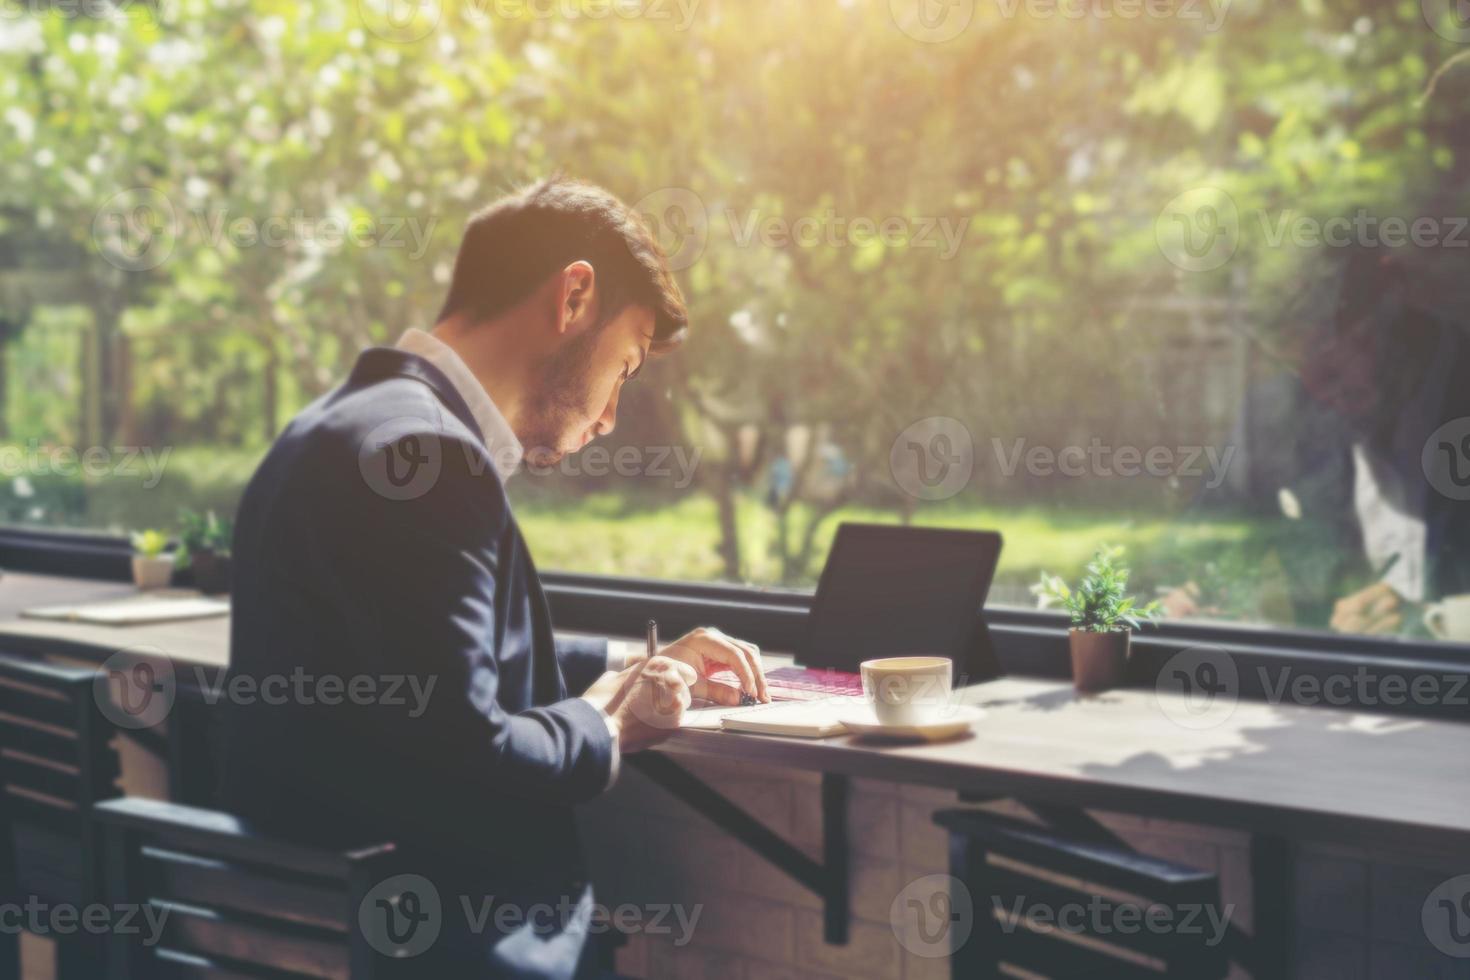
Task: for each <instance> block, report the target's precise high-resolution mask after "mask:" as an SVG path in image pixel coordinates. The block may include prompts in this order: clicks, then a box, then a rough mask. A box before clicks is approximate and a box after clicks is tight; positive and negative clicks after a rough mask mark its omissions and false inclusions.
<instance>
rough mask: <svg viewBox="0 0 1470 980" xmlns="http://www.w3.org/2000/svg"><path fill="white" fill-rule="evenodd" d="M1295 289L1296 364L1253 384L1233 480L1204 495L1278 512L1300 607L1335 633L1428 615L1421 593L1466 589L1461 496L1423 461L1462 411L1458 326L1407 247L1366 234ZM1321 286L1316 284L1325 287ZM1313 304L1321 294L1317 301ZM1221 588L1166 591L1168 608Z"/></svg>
mask: <svg viewBox="0 0 1470 980" xmlns="http://www.w3.org/2000/svg"><path fill="white" fill-rule="evenodd" d="M1332 258H1333V275H1331V276H1330V277H1328V278H1327V279H1326V283H1325V287H1326V288H1324V289H1322V290H1311V289H1304V290H1303V291H1302V293H1301V295H1300V297H1299V298H1298V301H1297V303H1296V305H1295V306H1294V307H1293V319H1292V321H1291V322H1292V323H1296V322H1305V323H1306V324H1308V325H1309V328H1308V329H1306V330H1304V333H1305V337H1304V338H1303V340H1302V341H1300V342H1298V343H1296V344H1295V345H1294V346H1293V347H1292V348H1291V356H1290V357H1289V363H1290V365H1291V367H1292V370H1291V371H1288V372H1283V373H1281V374H1279V375H1276V376H1274V377H1270V378H1267V379H1264V380H1263V381H1262V382H1260V383H1259V384H1257V385H1256V386H1254V387H1253V388H1252V390H1251V393H1250V397H1249V398H1248V399H1247V400H1246V403H1245V405H1244V406H1243V409H1242V414H1241V419H1240V421H1239V422H1238V423H1237V426H1236V432H1235V434H1234V436H1233V438H1232V442H1233V444H1234V445H1236V446H1240V447H1243V448H1242V451H1241V452H1240V453H1239V454H1238V455H1237V457H1236V468H1237V472H1236V475H1237V480H1236V481H1234V485H1232V484H1229V483H1227V484H1225V485H1224V486H1222V487H1221V488H1220V490H1219V491H1216V493H1215V494H1214V495H1213V498H1214V499H1206V500H1205V501H1203V503H1206V504H1210V505H1223V506H1235V507H1243V508H1245V509H1248V510H1255V511H1257V512H1259V513H1265V514H1272V515H1273V516H1284V517H1285V518H1287V522H1286V523H1285V524H1284V525H1281V526H1280V528H1279V529H1278V531H1277V533H1276V535H1275V538H1274V543H1275V545H1276V547H1277V551H1278V554H1279V560H1280V562H1281V565H1282V566H1283V568H1284V569H1285V570H1286V572H1287V574H1288V576H1289V579H1290V589H1291V598H1292V604H1293V606H1294V607H1295V613H1296V615H1297V621H1298V622H1301V623H1303V624H1304V625H1309V626H1321V625H1325V626H1328V627H1329V628H1330V629H1332V630H1334V631H1337V632H1341V633H1363V634H1395V633H1402V632H1405V631H1416V630H1419V629H1421V627H1420V620H1421V618H1422V611H1421V610H1420V609H1419V608H1418V607H1419V606H1420V605H1421V604H1422V603H1424V602H1427V601H1433V600H1435V599H1437V598H1440V597H1443V596H1446V595H1455V594H1459V593H1463V592H1466V591H1470V557H1467V550H1466V548H1465V545H1466V543H1467V542H1470V510H1467V507H1466V505H1465V503H1464V502H1463V501H1461V500H1457V499H1454V498H1453V497H1450V496H1447V495H1446V494H1445V493H1443V492H1441V490H1440V488H1439V487H1437V486H1436V485H1435V481H1433V480H1430V479H1427V478H1426V473H1425V470H1424V453H1425V449H1426V443H1427V442H1429V441H1430V440H1431V438H1432V437H1433V434H1434V433H1435V432H1436V431H1437V430H1438V429H1439V427H1440V426H1441V425H1443V424H1445V423H1447V422H1450V421H1452V420H1454V419H1460V418H1465V417H1466V416H1470V393H1467V389H1466V388H1465V386H1464V385H1461V384H1456V382H1455V379H1456V378H1459V377H1461V376H1463V375H1464V373H1465V371H1466V370H1467V369H1470V346H1467V342H1466V339H1465V334H1464V329H1463V326H1462V325H1461V324H1460V323H1458V322H1451V321H1448V320H1446V319H1444V317H1443V315H1442V314H1441V313H1440V312H1438V311H1436V310H1434V309H1433V308H1432V307H1431V306H1429V305H1426V304H1425V299H1426V297H1427V295H1432V290H1430V289H1429V287H1428V286H1427V285H1426V284H1425V282H1424V280H1425V278H1426V277H1425V276H1424V275H1423V270H1421V269H1420V268H1418V266H1417V265H1416V264H1414V263H1413V262H1412V261H1411V260H1412V256H1405V255H1403V254H1400V253H1398V252H1395V251H1394V250H1390V249H1388V248H1387V247H1368V246H1359V247H1356V248H1353V249H1350V250H1348V251H1347V252H1346V253H1344V254H1343V255H1342V256H1336V255H1334V256H1333V257H1332ZM1324 292H1325V293H1326V294H1327V295H1326V296H1325V297H1324V296H1322V295H1321V294H1322V293H1324ZM1319 307H1321V309H1319ZM1216 598H1218V597H1211V596H1202V595H1201V594H1200V592H1199V590H1198V589H1192V588H1190V587H1186V588H1183V589H1179V590H1176V591H1175V592H1174V593H1173V594H1171V595H1170V596H1168V597H1167V598H1166V599H1165V606H1166V608H1167V609H1168V610H1169V612H1170V614H1171V615H1176V616H1187V615H1194V614H1196V613H1198V612H1200V611H1201V610H1200V607H1201V605H1203V606H1205V607H1206V611H1208V608H1207V607H1208V606H1209V605H1211V604H1212V600H1214V599H1216Z"/></svg>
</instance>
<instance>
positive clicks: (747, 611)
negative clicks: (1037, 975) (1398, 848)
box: [0, 526, 1470, 720]
mask: <svg viewBox="0 0 1470 980" xmlns="http://www.w3.org/2000/svg"><path fill="white" fill-rule="evenodd" d="M131 555H132V546H131V544H130V543H129V541H128V540H127V539H126V538H122V537H116V536H112V535H106V534H94V533H89V532H85V531H71V530H57V529H41V528H38V529H30V528H22V527H15V526H3V527H0V568H3V569H7V570H14V571H18V572H30V573H37V574H49V575H63V576H70V577H76V578H92V579H103V580H111V581H127V580H128V579H130V578H131V575H132V572H131ZM541 579H542V583H543V585H544V587H545V590H546V593H547V596H548V598H549V601H550V603H551V606H552V611H553V614H554V618H555V620H556V623H557V626H558V627H559V628H561V629H567V630H577V631H585V632H597V633H604V634H607V635H610V636H626V637H637V636H641V635H642V634H643V631H644V627H645V624H646V623H647V620H648V619H649V618H650V617H651V618H654V619H657V620H658V622H659V626H660V629H661V630H662V632H663V635H664V637H665V638H670V637H674V636H678V635H680V634H681V633H683V632H685V631H687V630H689V629H692V628H694V627H695V626H699V625H710V624H714V625H718V626H719V627H720V628H721V629H723V630H725V631H726V632H729V633H731V634H733V635H738V636H740V637H742V638H744V639H748V640H750V641H751V642H753V643H757V644H759V645H760V646H762V647H765V648H766V649H770V650H782V651H793V650H795V649H796V648H797V647H799V645H800V643H801V640H802V637H803V635H804V630H805V623H806V616H807V612H808V611H809V609H810V607H811V599H812V595H813V593H812V592H811V591H808V590H798V589H787V588H779V587H762V586H748V585H734V584H729V583H710V582H673V581H667V580H662V579H646V578H631V577H622V576H609V575H590V574H585V573H577V572H554V571H553V572H543V573H542V575H541ZM0 583H3V579H0ZM985 620H986V622H987V624H988V626H989V630H990V634H991V637H992V642H993V644H994V647H995V649H996V654H997V659H998V660H999V662H1000V665H1001V669H1002V671H1003V672H1004V673H1007V674H1018V675H1024V676H1034V677H1047V678H1053V679H1065V678H1067V677H1069V676H1070V675H1071V665H1070V660H1069V655H1068V650H1067V642H1066V631H1067V623H1066V620H1065V617H1064V616H1063V615H1062V614H1060V613H1055V612H1049V611H1044V610H1033V609H1022V608H1018V607H1014V606H1000V607H988V608H987V609H986V610H985ZM1194 647H1208V648H1212V649H1223V650H1225V651H1227V652H1228V653H1229V654H1230V656H1231V657H1232V659H1233V660H1234V662H1235V664H1236V667H1237V669H1238V671H1239V675H1240V696H1241V697H1242V698H1245V699H1249V700H1258V701H1259V700H1267V699H1268V698H1269V697H1270V690H1269V689H1268V686H1267V685H1268V681H1267V675H1271V681H1270V682H1269V683H1271V684H1272V685H1274V684H1277V683H1279V682H1280V679H1281V678H1282V677H1285V678H1287V679H1288V681H1291V682H1293V683H1294V682H1295V679H1296V678H1302V677H1309V678H1314V679H1315V681H1316V682H1317V683H1322V682H1324V681H1326V680H1327V679H1328V678H1340V677H1341V676H1342V675H1343V673H1344V672H1345V671H1352V672H1354V675H1355V676H1357V674H1358V672H1362V674H1363V676H1365V677H1367V678H1369V679H1371V681H1372V682H1373V683H1374V684H1381V683H1382V682H1383V681H1384V679H1385V678H1389V677H1399V678H1402V679H1403V683H1405V684H1411V683H1413V681H1414V679H1415V678H1418V677H1422V676H1426V675H1428V676H1438V677H1455V678H1462V677H1463V678H1467V679H1470V644H1460V643H1446V642H1442V641H1429V640H1420V639H1416V638H1392V639H1383V638H1374V637H1366V636H1338V635H1335V634H1330V633H1322V632H1316V631H1310V630H1297V629H1288V628H1285V627H1271V626H1232V625H1229V624H1216V623H1189V622H1182V623H1180V622H1163V623H1160V624H1159V625H1158V626H1156V627H1149V628H1148V629H1146V630H1144V631H1141V632H1138V633H1136V634H1135V635H1134V637H1133V657H1132V661H1131V662H1130V668H1129V670H1130V678H1129V679H1130V682H1131V683H1133V684H1143V685H1150V684H1152V683H1154V681H1155V680H1156V678H1157V676H1158V672H1159V670H1160V669H1161V668H1162V667H1163V666H1164V664H1166V663H1167V662H1168V660H1169V658H1170V657H1172V656H1173V655H1174V654H1176V653H1178V652H1179V651H1181V650H1185V649H1189V648H1194ZM1357 693H1358V689H1354V691H1353V697H1352V699H1351V700H1350V701H1348V702H1346V703H1340V702H1334V703H1333V705H1332V706H1335V707H1348V708H1356V709H1361V710H1366V711H1371V712H1375V713H1384V714H1407V715H1413V716H1416V717H1441V718H1449V719H1455V720H1470V708H1467V707H1466V706H1463V705H1460V704H1459V703H1458V702H1459V699H1460V698H1465V699H1470V680H1467V683H1466V684H1465V686H1464V687H1463V688H1462V689H1461V690H1460V691H1459V695H1458V697H1456V703H1454V704H1450V703H1439V704H1430V705H1416V704H1408V703H1405V704H1397V705H1395V704H1386V703H1366V702H1363V701H1361V700H1360V699H1359V698H1358V697H1357ZM1451 696H1454V694H1453V692H1452V693H1451Z"/></svg>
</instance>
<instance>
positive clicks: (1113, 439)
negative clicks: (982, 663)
mask: <svg viewBox="0 0 1470 980" xmlns="http://www.w3.org/2000/svg"><path fill="white" fill-rule="evenodd" d="M1433 7H1435V5H1433V4H1426V5H1420V4H1413V3H1400V4H1386V3H1369V2H1366V0H1359V2H1356V3H1342V4H1331V5H1323V4H1285V3H1266V2H1246V0H1239V2H1236V3H1233V4H1229V3H1201V4H1192V3H1162V4H1131V3H1124V2H1122V0H1118V2H1110V0H1093V2H1089V3H1065V2H1064V3H1060V4H1040V3H1030V2H1026V0H1018V2H1017V3H1014V4H1009V3H1004V2H984V0H981V2H972V0H961V2H956V3H943V4H941V3H933V2H931V0H907V2H905V0H894V2H891V3H889V2H867V0H861V2H839V0H805V2H801V3H794V2H785V3H782V2H775V0H768V2H763V0H751V2H743V3H735V2H728V0H720V2H716V0H704V2H689V3H683V2H664V0H642V2H633V3H630V4H606V3H591V2H582V0H564V2H558V3H535V2H525V3H502V2H493V3H492V2H488V0H482V2H470V3H466V4H443V5H438V4H421V5H413V6H408V7H404V8H402V9H399V8H394V7H392V5H391V4H390V3H388V2H387V0H382V2H380V0H364V2H362V3H354V2H351V0H332V2H325V3H319V4H311V5H305V6H302V7H299V8H298V7H296V6H291V5H286V6H282V5H279V4H266V3H262V2H259V0H246V2H242V3H239V4H233V5H223V6H222V5H219V4H205V3H202V2H195V0H177V2H175V3H167V4H158V5H143V4H119V5H116V6H115V7H110V6H105V5H98V6H96V7H93V6H90V5H86V4H78V5H74V6H71V5H55V6H51V5H47V6H46V8H45V9H41V6H40V5H34V9H33V8H32V6H30V5H25V6H23V7H20V8H17V10H16V11H14V12H13V13H14V16H7V17H5V18H0V67H3V69H4V70H3V72H0V106H3V109H0V133H3V134H4V135H3V139H0V174H3V175H4V179H3V181H0V357H3V373H0V378H3V383H4V391H3V401H0V405H3V417H0V426H3V429H0V437H3V440H4V444H5V446H4V456H3V465H4V471H3V474H0V476H3V482H0V508H3V517H4V519H5V520H7V521H9V522H12V523H19V524H27V525H42V526H50V527H68V528H77V529H87V530H100V531H112V532H118V531H123V530H129V529H137V528H141V527H146V526H155V525H162V526H170V525H172V524H173V523H174V522H176V521H177V519H178V513H179V510H180V508H182V507H189V508H192V509H195V510H206V509H214V510H216V511H218V512H221V513H227V512H229V511H230V510H231V508H232V507H233V504H234V501H235V500H236V499H237V498H238V495H239V493H240V491H241V489H242V488H243V485H244V483H245V481H246V480H247V479H248V477H249V474H250V472H251V470H252V468H253V466H254V465H255V463H256V461H257V460H258V459H259V458H260V456H261V455H262V453H263V452H264V451H265V449H266V447H267V446H268V444H269V440H270V438H271V437H272V435H273V433H275V432H276V431H278V430H279V428H280V427H281V426H282V425H283V424H284V423H285V421H286V420H287V419H289V417H290V416H291V415H292V414H293V413H294V412H295V411H296V410H297V409H299V408H300V407H301V406H302V405H304V404H305V403H306V402H307V401H309V400H310V399H311V398H313V397H315V396H317V395H318V394H320V393H322V392H323V391H325V390H328V389H329V388H330V387H331V386H332V385H333V384H334V383H335V382H336V381H337V380H338V379H340V378H341V377H342V376H343V375H345V373H346V372H347V370H348V368H349V366H350V364H351V363H352V361H353V358H354V357H355V355H356V352H357V351H358V350H360V349H361V348H362V347H364V346H366V345H369V344H373V343H391V342H392V341H393V340H394V338H395V337H396V336H397V335H398V333H399V332H400V331H401V330H402V329H403V328H404V327H406V326H410V325H418V326H425V325H428V324H429V322H430V319H431V318H432V316H433V314H434V311H435V309H436V308H437V306H438V304H439V302H440V300H441V299H442V295H443V291H444V286H445V283H446V281H447V278H448V274H449V270H450V263H451V261H452V258H453V255H454V250H455V247H456V245H457V242H458V236H459V230H460V227H461V224H462V222H463V220H464V219H465V217H466V216H467V215H468V214H469V213H470V212H471V211H472V210H474V209H475V208H476V207H477V206H479V205H481V204H483V203H485V202H486V201H488V200H489V199H492V198H493V197H495V196H496V195H497V194H498V193H499V192H501V191H502V190H504V189H505V188H507V187H508V186H511V185H513V184H516V183H519V182H522V181H525V180H529V179H532V178H534V177H537V176H541V175H544V174H545V173H547V172H548V171H550V170H552V169H555V168H557V167H562V168H566V169H567V170H569V171H571V172H573V173H575V174H576V175H578V176H582V177H586V178H588V179H591V180H594V181H597V182H599V183H602V184H604V185H605V186H607V187H609V188H610V189H612V190H613V191H615V192H617V193H618V194H620V195H621V196H623V197H624V198H625V199H627V200H629V201H630V202H634V201H636V202H638V206H639V208H640V210H641V211H643V212H644V213H645V214H646V215H647V216H648V218H649V220H650V221H652V222H653V223H654V224H655V226H656V228H657V229H658V231H659V233H660V236H661V240H662V241H663V243H664V245H665V247H666V249H667V250H668V252H669V254H670V256H671V260H672V262H673V263H674V264H675V265H676V266H677V267H678V269H679V276H680V279H681V282H682V284H683V286H684V288H685V291H686V293H687V295H688V299H689V302H690V307H691V310H692V314H693V329H692V333H691V339H690V341H689V343H688V344H686V345H685V348H684V349H683V350H682V351H680V352H679V353H677V354H675V355H674V356H672V357H669V358H664V359H661V360H658V361H656V362H653V363H651V364H650V365H649V366H648V368H647V370H645V371H644V372H643V374H642V376H641V377H640V379H639V380H638V382H637V383H636V384H635V385H634V386H631V387H630V389H629V392H628V395H627V397H626V398H625V399H624V405H623V409H622V412H621V417H620V422H619V426H618V429H617V432H616V433H615V434H614V435H613V436H611V437H610V438H609V439H608V440H606V443H605V444H603V443H598V444H594V446H593V447H592V448H591V449H589V450H588V451H586V452H584V453H583V454H581V455H580V456H577V457H573V458H571V459H569V460H567V461H566V462H565V463H564V464H562V465H560V466H558V467H556V468H555V469H554V470H553V471H551V472H544V473H543V472H527V473H523V474H521V475H519V476H517V477H516V478H515V480H514V481H513V484H512V493H513V499H514V501H515V502H516V505H517V508H518V512H519V514H520V519H521V522H522V524H523V526H524V528H525V530H526V533H527V535H528V537H529V538H530V541H531V544H532V548H533V551H534V552H535V553H536V555H537V556H538V561H539V563H540V565H541V567H543V568H548V569H562V570H568V571H577V572H592V573H603V574H610V575H631V576H642V577H657V578H667V579H682V580H695V581H706V580H710V581H713V580H725V581H735V582H749V583H756V584H760V585H778V586H790V587H796V588H802V587H809V586H810V585H811V584H812V583H813V582H814V580H815V577H816V574H817V573H818V571H819V570H820V567H821V563H822V560H823V557H824V555H825V551H826V548H827V546H828V543H829V542H830V540H831V537H832V534H833V531H834V530H835V527H836V525H837V523H838V522H840V521H842V520H849V519H861V520H872V521H913V522H916V523H923V524H946V525H961V526H974V527H987V528H998V529H1000V530H1001V531H1002V532H1003V533H1004V534H1005V537H1006V542H1007V543H1006V550H1005V554H1004V557H1003V566H1002V570H1001V576H1000V579H999V581H998V582H997V585H996V589H995V594H994V597H993V598H994V601H995V602H997V603H1008V604H1019V605H1027V606H1031V605H1034V604H1035V599H1034V597H1033V596H1032V594H1031V592H1030V590H1029V586H1030V585H1031V584H1032V583H1034V582H1035V581H1036V579H1037V578H1038V576H1039V574H1040V573H1041V572H1042V571H1049V572H1054V573H1060V574H1062V575H1065V576H1074V575H1076V574H1077V572H1078V570H1079V569H1080V568H1081V566H1082V565H1083V563H1084V562H1085V561H1086V560H1087V559H1088V558H1089V556H1090V555H1091V554H1092V553H1093V551H1094V550H1095V549H1096V548H1098V547H1099V546H1101V545H1104V544H1117V545H1123V546H1125V547H1126V548H1127V549H1128V551H1127V554H1128V559H1129V561H1130V562H1131V564H1132V566H1133V569H1134V574H1133V585H1134V587H1135V589H1136V591H1139V592H1141V593H1142V594H1144V595H1147V596H1156V597H1159V598H1161V599H1162V600H1164V601H1165V603H1166V606H1167V608H1168V610H1169V613H1170V615H1173V616H1176V617H1180V618H1192V619H1203V620H1227V621H1233V622H1240V623H1251V624H1259V625H1264V626H1291V627H1297V628H1307V629H1324V630H1325V629H1337V630H1342V631H1347V632H1375V633H1390V634H1399V635H1408V636H1427V635H1429V633H1428V630H1429V627H1427V626H1425V625H1424V623H1423V620H1424V618H1425V614H1426V612H1429V611H1430V610H1432V609H1435V607H1436V604H1437V603H1440V602H1441V601H1442V600H1444V599H1446V598H1448V597H1452V596H1456V595H1460V594H1465V593H1470V549H1467V547H1466V545H1467V534H1470V516H1467V503H1466V501H1467V499H1470V396H1467V395H1466V391H1467V389H1466V386H1465V384H1464V378H1465V377H1466V376H1467V368H1470V335H1467V333H1466V313H1465V311H1466V310H1467V309H1470V305H1467V303H1466V302H1465V297H1464V296H1463V295H1462V291H1463V289H1464V286H1463V283H1464V282H1465V281H1466V279H1465V276H1464V274H1463V269H1464V268H1465V263H1466V261H1467V257H1470V230H1467V227H1466V226H1467V223H1470V219H1467V217H1466V216H1470V194H1467V180H1470V147H1467V143H1470V122H1467V121H1466V116H1465V114H1464V112H1463V105H1464V104H1465V97H1466V94H1467V89H1470V62H1466V61H1460V62H1459V63H1457V62H1456V56H1457V55H1461V54H1463V53H1464V52H1465V51H1466V50H1467V49H1466V48H1465V43H1466V42H1467V41H1470V32H1467V31H1466V30H1465V26H1464V24H1463V23H1460V22H1457V21H1455V19H1454V17H1453V15H1452V13H1451V12H1450V11H1449V10H1448V9H1446V10H1445V11H1444V16H1443V17H1442V18H1441V17H1439V16H1437V15H1436V14H1435V13H1434V12H1433V11H1432V10H1430V8H1433ZM400 14H402V15H403V16H398V15H400ZM1467 606H1470V599H1462V600H1460V604H1459V605H1456V604H1453V603H1451V604H1449V605H1447V606H1446V607H1444V608H1443V609H1435V611H1434V614H1433V615H1432V616H1431V617H1430V618H1431V619H1432V620H1433V622H1434V624H1435V628H1436V629H1437V631H1438V632H1439V633H1440V634H1442V635H1448V636H1450V637H1452V638H1454V639H1456V640H1460V641H1470V609H1467Z"/></svg>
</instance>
